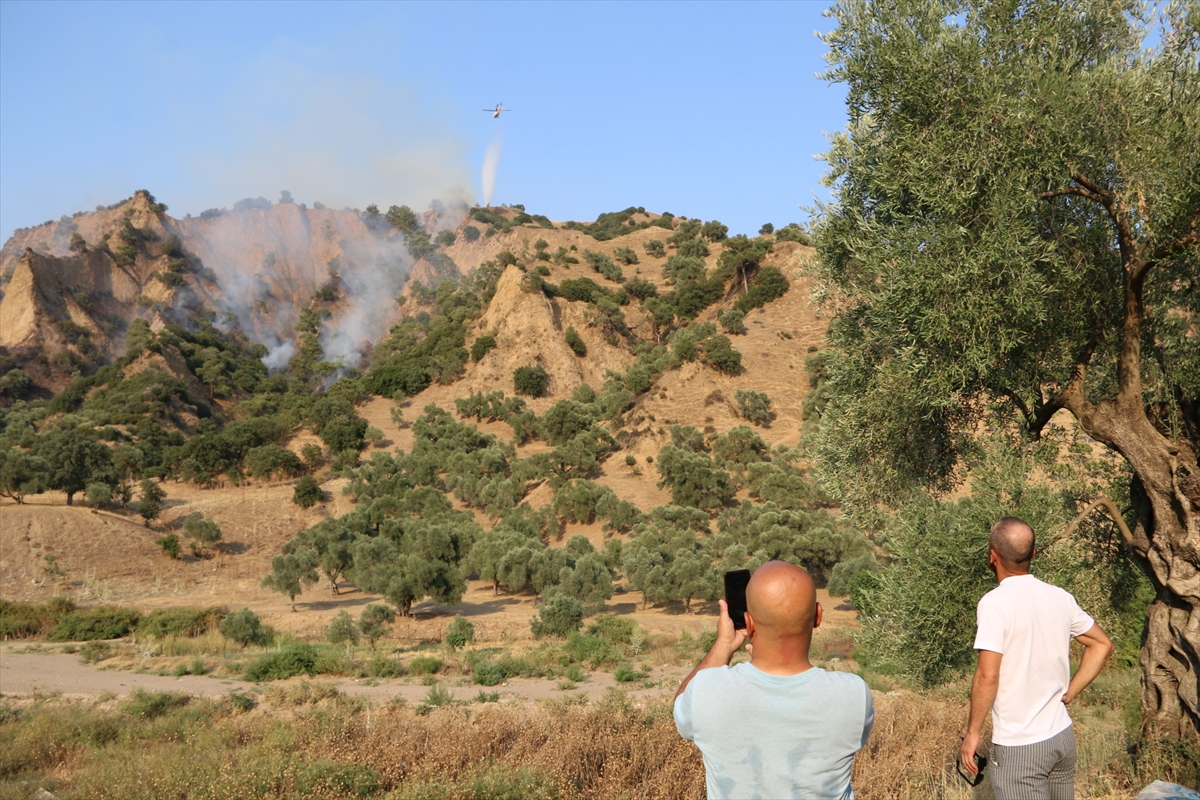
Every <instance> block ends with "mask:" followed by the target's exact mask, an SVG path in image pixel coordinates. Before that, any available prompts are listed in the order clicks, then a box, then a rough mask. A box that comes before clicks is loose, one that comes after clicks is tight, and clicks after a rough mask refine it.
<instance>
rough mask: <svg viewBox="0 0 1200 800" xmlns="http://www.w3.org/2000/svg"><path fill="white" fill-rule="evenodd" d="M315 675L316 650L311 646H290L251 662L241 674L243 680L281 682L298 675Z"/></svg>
mask: <svg viewBox="0 0 1200 800" xmlns="http://www.w3.org/2000/svg"><path fill="white" fill-rule="evenodd" d="M301 673H303V674H305V675H308V676H309V677H312V676H313V675H316V674H317V649H316V648H315V647H313V646H312V645H311V644H290V645H288V646H287V647H285V648H283V649H282V650H279V651H277V652H274V653H269V654H267V655H265V656H263V657H262V658H259V659H256V660H255V661H253V662H252V663H251V664H250V666H248V667H246V671H245V672H244V673H243V674H242V677H243V678H244V679H245V680H248V681H253V682H254V683H259V682H261V681H282V680H286V679H288V678H293V677H295V676H297V675H299V674H301Z"/></svg>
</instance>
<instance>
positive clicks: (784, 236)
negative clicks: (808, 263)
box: [775, 222, 812, 245]
mask: <svg viewBox="0 0 1200 800" xmlns="http://www.w3.org/2000/svg"><path fill="white" fill-rule="evenodd" d="M775 241H777V242H799V243H800V244H803V245H811V244H812V239H811V238H810V237H809V235H808V234H807V233H805V232H804V229H803V228H801V227H800V226H799V225H798V224H797V223H795V222H791V223H788V224H787V225H785V226H783V227H782V228H780V229H779V232H778V233H776V234H775Z"/></svg>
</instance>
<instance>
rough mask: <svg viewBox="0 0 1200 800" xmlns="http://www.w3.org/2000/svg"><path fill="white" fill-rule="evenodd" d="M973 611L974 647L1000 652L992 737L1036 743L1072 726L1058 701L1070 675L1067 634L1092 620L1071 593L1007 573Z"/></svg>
mask: <svg viewBox="0 0 1200 800" xmlns="http://www.w3.org/2000/svg"><path fill="white" fill-rule="evenodd" d="M976 614H977V617H978V624H979V628H978V631H977V633H976V634H975V649H976V650H990V651H992V652H993V653H1000V654H1001V655H1002V656H1003V658H1001V659H1000V687H999V690H998V691H997V692H996V702H995V703H994V704H992V741H993V742H995V743H996V744H999V745H1004V746H1005V747H1017V746H1020V745H1026V744H1035V743H1037V742H1043V741H1045V740H1046V739H1049V738H1050V737H1052V736H1055V735H1057V734H1059V733H1061V732H1062V731H1064V730H1066V729H1067V728H1069V727H1071V716H1070V715H1069V714H1068V713H1067V707H1066V706H1065V705H1063V702H1062V697H1063V695H1064V694H1066V692H1067V685H1068V684H1069V683H1070V681H1071V661H1070V655H1071V639H1072V638H1073V637H1076V636H1081V635H1083V634H1085V633H1087V632H1088V631H1089V630H1091V628H1092V626H1093V625H1095V624H1096V621H1095V620H1093V619H1092V618H1091V617H1089V616H1088V615H1087V614H1085V613H1084V612H1083V609H1081V608H1080V607H1079V604H1078V603H1076V602H1075V598H1074V597H1072V596H1071V595H1070V593H1068V592H1066V591H1064V590H1062V589H1060V588H1058V587H1057V586H1051V585H1050V584H1048V583H1044V582H1042V581H1039V580H1038V579H1037V578H1035V577H1033V576H1032V575H1013V576H1010V577H1008V578H1005V579H1004V580H1003V581H1001V582H1000V585H999V586H997V587H996V588H995V589H992V590H991V591H990V592H988V593H987V594H985V595H984V596H983V599H981V600H980V601H979V606H978V608H977V609H976Z"/></svg>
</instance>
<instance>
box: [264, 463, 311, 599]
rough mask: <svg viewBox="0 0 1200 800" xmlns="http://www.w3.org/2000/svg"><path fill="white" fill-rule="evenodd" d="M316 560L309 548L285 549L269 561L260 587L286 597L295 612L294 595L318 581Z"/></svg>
mask: <svg viewBox="0 0 1200 800" xmlns="http://www.w3.org/2000/svg"><path fill="white" fill-rule="evenodd" d="M305 477H308V476H305ZM318 560H319V556H318V554H317V552H316V551H315V550H312V549H310V548H307V547H300V546H297V547H292V548H290V550H289V549H288V548H285V551H284V552H283V553H280V554H279V555H277V556H275V557H273V558H272V559H271V571H270V572H268V573H267V574H266V575H265V576H263V579H262V585H263V586H264V587H265V588H267V589H274V590H275V591H277V592H279V593H280V594H285V595H287V596H288V600H290V601H291V603H292V610H293V611H295V610H296V595H298V594H300V593H301V592H302V591H304V587H305V586H311V585H312V584H314V583H316V582H317V580H318V579H317V569H316V568H317V562H318Z"/></svg>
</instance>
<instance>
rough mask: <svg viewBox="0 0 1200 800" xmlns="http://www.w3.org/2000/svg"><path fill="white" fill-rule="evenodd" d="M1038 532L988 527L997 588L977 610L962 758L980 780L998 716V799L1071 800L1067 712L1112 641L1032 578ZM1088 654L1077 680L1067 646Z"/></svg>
mask: <svg viewBox="0 0 1200 800" xmlns="http://www.w3.org/2000/svg"><path fill="white" fill-rule="evenodd" d="M1034 552H1035V548H1034V535H1033V529H1032V528H1031V527H1029V525H1027V524H1026V523H1025V522H1024V521H1022V520H1020V519H1017V518H1016V517H1005V518H1004V519H1002V520H1000V521H999V522H997V523H996V524H995V525H993V526H992V532H991V536H990V537H989V538H988V566H989V567H991V569H992V571H993V572H994V573H996V579H997V580H998V581H999V582H1000V585H999V586H997V587H996V588H995V589H993V590H992V591H990V592H988V593H987V594H985V595H984V596H983V599H982V600H980V601H979V607H978V609H977V611H976V615H977V618H978V629H977V632H976V634H975V649H976V650H977V651H978V652H979V661H978V664H977V665H976V667H975V678H974V680H973V681H972V682H971V712H970V718H969V719H968V720H967V735H966V737H965V738H964V739H963V743H962V749H961V752H960V753H959V757H960V758H961V760H962V764H963V766H964V768H966V769H967V770H969V771H970V772H972V773H974V772H975V771H976V768H975V754H976V753H977V752H978V748H979V742H980V732H981V730H982V728H983V720H984V718H985V717H986V716H987V712H988V710H989V709H990V710H991V712H992V747H991V752H990V755H989V758H988V766H989V767H990V769H991V773H992V789H993V790H994V791H995V794H996V800H1059V798H1061V799H1062V800H1072V798H1074V796H1075V732H1074V731H1073V730H1072V728H1071V715H1070V714H1068V713H1067V705H1068V704H1069V703H1070V702H1071V701H1072V700H1074V699H1075V698H1076V697H1077V696H1078V695H1079V693H1080V692H1082V691H1083V689H1084V687H1085V686H1087V685H1088V684H1089V683H1091V682H1092V679H1093V678H1095V677H1096V675H1098V674H1099V673H1100V669H1101V667H1103V666H1104V662H1105V661H1106V660H1107V659H1108V656H1109V654H1110V653H1111V652H1112V649H1113V646H1112V642H1110V641H1109V640H1108V636H1106V635H1105V633H1104V631H1103V630H1101V628H1100V626H1099V625H1097V624H1096V621H1095V620H1093V619H1092V618H1091V617H1089V616H1088V615H1087V614H1085V613H1084V612H1083V609H1081V608H1080V607H1079V604H1078V603H1076V602H1075V598H1074V597H1072V596H1071V595H1070V594H1069V593H1067V592H1065V591H1063V590H1062V589H1059V588H1058V587H1057V586H1051V585H1050V584H1048V583H1043V582H1042V581H1039V580H1038V579H1037V578H1035V577H1033V576H1032V575H1030V574H1029V566H1030V564H1031V562H1032V561H1033V555H1034ZM1072 638H1074V639H1076V640H1077V641H1078V642H1079V643H1080V644H1082V645H1083V646H1084V651H1083V658H1082V659H1081V660H1080V662H1079V669H1078V670H1077V671H1076V672H1075V677H1071V661H1070V656H1071V639H1072Z"/></svg>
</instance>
